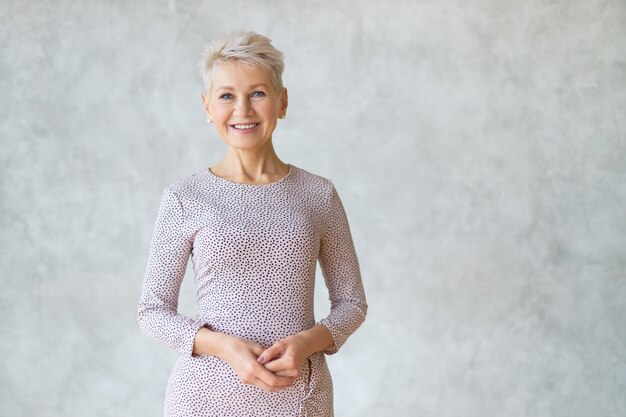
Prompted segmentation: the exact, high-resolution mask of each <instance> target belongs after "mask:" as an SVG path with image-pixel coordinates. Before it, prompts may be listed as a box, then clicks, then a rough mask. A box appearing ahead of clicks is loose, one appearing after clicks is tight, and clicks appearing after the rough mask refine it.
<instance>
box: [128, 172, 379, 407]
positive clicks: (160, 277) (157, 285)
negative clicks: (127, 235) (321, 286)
mask: <svg viewBox="0 0 626 417" xmlns="http://www.w3.org/2000/svg"><path fill="white" fill-rule="evenodd" d="M288 165H289V173H288V174H287V175H286V176H285V177H283V178H282V179H280V180H278V181H275V182H272V183H268V184H258V185H255V184H242V183H237V182H232V181H229V180H226V179H224V178H221V177H218V176H216V175H215V174H214V173H212V172H211V171H210V170H209V169H208V168H207V169H205V170H203V171H199V172H196V173H195V174H193V175H191V176H189V177H187V178H184V179H180V180H178V181H176V182H174V183H172V184H171V185H169V186H167V187H166V188H165V189H164V191H163V195H162V198H161V203H160V207H159V210H158V214H157V219H156V223H155V226H154V234H153V238H152V242H151V247H150V254H149V257H148V262H147V267H146V273H145V276H144V282H143V287H142V291H141V296H140V300H139V306H138V309H137V322H138V324H139V327H140V329H141V331H142V332H143V333H144V334H146V335H147V336H149V337H151V338H153V339H154V340H156V341H157V342H159V343H160V344H162V345H164V346H167V347H169V348H173V349H177V350H178V351H179V352H180V353H181V354H180V356H179V357H178V359H177V361H176V363H175V364H174V367H173V369H172V371H171V373H170V376H169V379H168V382H167V388H166V392H165V401H164V414H165V416H167V417H169V416H172V417H173V416H176V417H204V416H263V417H268V416H272V417H275V416H278V417H281V416H316V417H317V416H333V385H332V379H331V376H330V373H329V370H328V367H327V364H326V358H325V354H326V355H331V354H334V353H336V352H337V351H338V350H339V349H340V348H341V346H342V345H343V344H344V342H345V341H346V339H347V338H348V337H349V336H350V335H351V334H352V333H353V332H354V331H355V330H356V329H357V328H358V327H359V326H360V325H361V323H362V322H363V321H364V320H365V316H366V314H367V307H368V306H367V303H366V299H365V293H364V290H363V284H362V281H361V273H360V269H359V262H358V259H357V256H356V253H355V249H354V244H353V241H352V236H351V232H350V227H349V225H348V219H347V217H346V214H345V211H344V207H343V204H342V202H341V200H340V198H339V195H338V193H337V190H336V189H335V186H334V184H333V182H332V181H331V180H329V179H327V178H324V177H322V176H319V175H316V174H313V173H310V172H308V171H306V170H305V169H303V168H299V167H297V166H294V165H292V164H288ZM190 256H191V259H192V264H193V269H194V272H195V283H196V288H197V291H196V296H197V304H198V312H199V313H198V316H197V317H196V318H195V319H192V318H190V317H187V316H184V315H181V314H178V312H177V307H178V295H179V290H180V285H181V283H182V280H183V277H184V275H185V270H186V267H187V262H188V260H189V257H190ZM318 260H319V262H320V267H321V270H322V273H323V276H324V280H325V283H326V286H327V288H328V292H329V296H330V301H331V311H330V313H329V314H328V316H326V317H324V318H323V319H321V320H319V321H317V322H316V321H315V316H314V311H313V304H314V298H313V294H314V286H315V270H316V264H317V261H318ZM316 323H317V324H322V325H324V326H326V327H327V328H328V329H329V330H330V332H331V334H332V336H333V339H334V346H332V347H331V348H329V349H328V350H326V351H324V352H318V353H315V354H313V355H311V356H310V357H309V358H308V360H307V361H306V362H305V364H304V366H303V369H302V370H301V373H300V377H299V378H298V379H297V380H296V381H295V382H294V383H293V384H292V385H290V386H289V387H287V388H285V389H283V390H280V391H276V392H270V393H267V392H265V391H263V390H262V389H261V388H258V387H256V386H254V385H246V384H243V383H242V382H240V380H239V378H238V376H237V374H236V373H235V372H234V371H233V370H232V368H231V367H230V366H229V365H228V364H227V363H226V362H225V361H223V360H222V359H220V358H218V357H216V356H211V355H196V354H192V348H193V343H194V338H195V335H196V332H197V331H198V330H199V329H200V328H201V327H202V326H206V327H208V328H209V329H211V330H215V331H219V332H224V333H228V334H232V335H236V336H240V337H243V338H246V339H248V340H252V341H254V342H257V343H259V344H261V345H262V346H264V347H266V348H267V347H269V346H271V345H272V344H274V343H275V342H277V341H279V340H281V339H283V338H285V337H287V336H289V335H293V334H296V333H298V332H301V331H303V330H306V329H309V328H311V327H313V326H314V325H315V324H316Z"/></svg>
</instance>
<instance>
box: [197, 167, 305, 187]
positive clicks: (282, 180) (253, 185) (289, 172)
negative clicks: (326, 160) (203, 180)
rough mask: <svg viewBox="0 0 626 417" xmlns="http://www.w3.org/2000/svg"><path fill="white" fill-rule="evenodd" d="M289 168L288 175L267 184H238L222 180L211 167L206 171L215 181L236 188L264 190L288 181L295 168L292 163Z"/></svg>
mask: <svg viewBox="0 0 626 417" xmlns="http://www.w3.org/2000/svg"><path fill="white" fill-rule="evenodd" d="M287 166H288V167H289V171H288V172H287V174H286V175H285V176H284V177H282V178H280V179H278V180H276V181H272V182H268V183H266V184H246V183H243V182H236V181H231V180H227V179H226V178H222V177H220V176H217V175H215V174H214V173H213V171H211V167H207V168H206V170H205V171H206V172H207V173H208V174H209V175H210V176H211V177H213V178H214V179H216V180H218V181H220V182H224V183H226V184H231V185H236V186H243V187H251V188H264V187H270V186H273V185H278V184H280V183H283V182H285V181H286V180H287V178H289V177H290V176H291V174H292V172H293V171H294V166H293V165H291V164H290V163H287Z"/></svg>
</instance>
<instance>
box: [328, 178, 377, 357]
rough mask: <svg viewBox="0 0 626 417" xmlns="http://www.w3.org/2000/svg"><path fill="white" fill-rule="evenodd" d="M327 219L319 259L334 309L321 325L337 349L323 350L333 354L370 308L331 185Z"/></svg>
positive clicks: (346, 229) (349, 236)
mask: <svg viewBox="0 0 626 417" xmlns="http://www.w3.org/2000/svg"><path fill="white" fill-rule="evenodd" d="M324 220H325V221H324V227H323V232H322V237H321V243H320V253H319V258H318V259H319V262H320V267H321V269H322V273H323V275H324V281H325V283H326V287H327V288H328V293H329V298H330V303H331V309H330V313H329V314H328V316H327V317H325V318H323V319H322V320H320V321H318V324H322V325H324V326H326V327H327V328H328V329H329V330H330V332H331V334H332V336H333V339H334V342H335V344H334V346H332V347H331V348H329V349H327V350H325V351H324V353H325V354H327V355H332V354H334V353H336V352H337V351H338V350H339V348H341V346H342V345H343V344H344V343H345V341H346V340H347V339H348V337H349V336H350V335H351V334H352V333H354V332H355V331H356V329H357V328H358V327H359V326H360V325H361V324H362V323H363V321H364V320H365V316H366V314H367V307H368V306H367V302H366V299H365V292H364V289H363V283H362V280H361V272H360V268H359V261H358V259H357V256H356V252H355V249H354V243H353V241H352V234H351V232H350V226H349V224H348V218H347V216H346V213H345V210H344V207H343V204H342V202H341V199H340V198H339V194H338V193H337V190H336V189H335V186H334V184H332V182H331V190H330V197H329V199H328V202H327V206H326V216H325V219H324Z"/></svg>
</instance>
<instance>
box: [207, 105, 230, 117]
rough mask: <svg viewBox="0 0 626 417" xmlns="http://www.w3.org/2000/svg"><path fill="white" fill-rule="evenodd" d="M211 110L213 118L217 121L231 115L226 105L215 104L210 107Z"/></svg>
mask: <svg viewBox="0 0 626 417" xmlns="http://www.w3.org/2000/svg"><path fill="white" fill-rule="evenodd" d="M209 110H210V112H211V114H212V115H213V118H214V119H215V121H223V120H225V119H228V118H229V117H230V111H229V108H228V107H226V106H216V105H213V106H210V107H209Z"/></svg>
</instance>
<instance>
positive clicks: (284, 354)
mask: <svg viewBox="0 0 626 417" xmlns="http://www.w3.org/2000/svg"><path fill="white" fill-rule="evenodd" d="M309 355H310V353H309V352H308V349H307V345H306V340H305V338H303V337H301V336H300V335H293V336H288V337H286V338H284V339H282V340H279V341H278V342H276V343H274V344H273V345H272V346H270V347H269V348H267V349H265V351H264V352H263V353H261V355H259V358H258V359H257V362H259V363H262V364H263V365H265V368H266V369H267V370H269V371H271V372H274V373H275V374H276V375H277V376H288V377H292V378H299V377H300V370H301V368H302V365H303V364H304V361H305V360H306V358H308V357H309Z"/></svg>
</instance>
